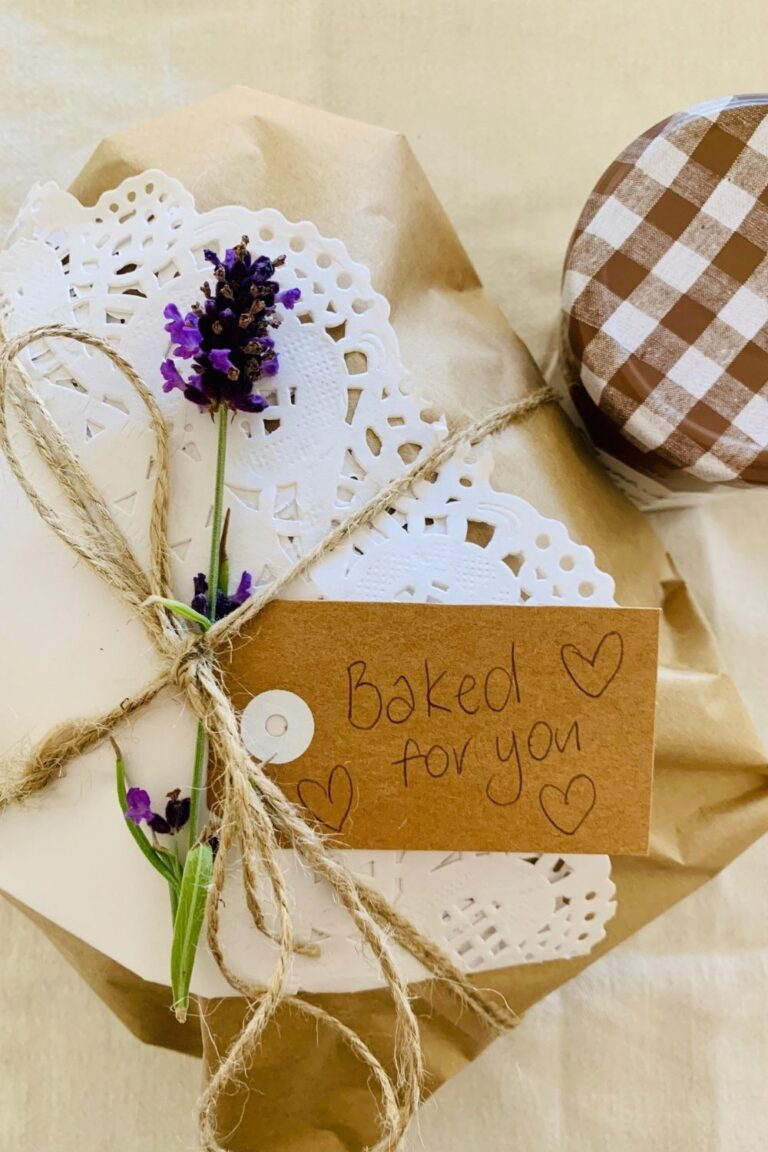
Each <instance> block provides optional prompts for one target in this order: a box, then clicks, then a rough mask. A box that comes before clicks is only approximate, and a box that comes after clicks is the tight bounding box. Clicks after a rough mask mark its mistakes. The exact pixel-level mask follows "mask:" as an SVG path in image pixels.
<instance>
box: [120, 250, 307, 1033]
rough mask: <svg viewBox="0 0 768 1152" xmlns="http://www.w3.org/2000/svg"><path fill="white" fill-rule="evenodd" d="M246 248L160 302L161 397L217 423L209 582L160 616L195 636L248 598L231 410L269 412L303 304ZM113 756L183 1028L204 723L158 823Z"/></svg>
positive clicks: (193, 943) (194, 929)
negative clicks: (168, 845) (236, 569)
mask: <svg viewBox="0 0 768 1152" xmlns="http://www.w3.org/2000/svg"><path fill="white" fill-rule="evenodd" d="M248 243H249V240H248V237H247V236H243V238H242V240H241V242H240V243H239V244H237V245H236V246H235V247H234V248H228V249H227V250H226V252H225V255H224V259H223V260H222V259H220V258H219V256H218V255H217V254H216V253H215V252H212V251H210V250H208V249H206V251H205V253H204V255H205V259H206V260H207V261H208V262H209V263H210V264H211V265H213V281H214V284H213V287H212V286H211V283H210V282H209V281H208V280H206V281H205V283H204V284H203V285H202V289H201V291H202V295H203V302H202V303H196V304H193V305H192V308H191V310H190V311H189V312H188V313H187V314H186V315H182V313H181V311H180V309H179V308H178V306H177V305H176V304H168V305H167V306H166V308H165V310H164V316H165V319H166V320H167V324H166V325H165V330H166V332H168V334H169V335H170V337H171V341H172V356H171V357H168V358H167V359H166V360H164V361H163V363H162V364H161V366H160V372H161V375H162V378H163V390H164V391H165V392H172V391H174V390H177V389H178V390H180V391H181V392H182V393H183V395H184V397H185V398H186V399H187V400H189V401H190V402H191V403H193V404H195V405H196V406H197V407H198V408H199V409H200V411H201V412H209V413H210V415H211V417H212V418H214V419H217V420H218V438H217V452H216V474H215V482H214V499H213V517H212V525H211V559H210V566H209V571H208V577H207V579H206V576H205V574H204V573H199V574H198V575H197V576H196V577H195V587H194V597H193V599H192V603H191V604H190V605H185V604H182V603H180V602H179V601H176V600H168V599H165V600H162V601H161V603H162V604H163V605H164V606H165V608H166V609H167V610H168V611H171V612H174V613H176V614H177V615H179V616H183V617H185V618H186V619H188V620H190V621H192V622H193V623H195V624H197V625H198V627H200V629H201V630H202V631H206V630H207V629H208V628H210V627H211V625H212V624H213V623H215V621H216V620H219V619H221V617H222V616H225V615H227V614H228V613H229V612H232V611H234V610H235V608H237V607H238V606H239V605H240V604H243V603H244V602H245V601H246V600H247V599H248V597H249V596H250V594H251V586H252V578H251V575H250V573H248V572H243V574H242V576H241V578H240V582H239V584H238V586H237V588H236V589H235V591H234V592H233V593H232V594H231V595H230V593H229V563H228V559H227V550H226V541H227V529H228V524H229V513H227V517H226V518H224V517H223V507H224V473H225V468H226V457H227V430H228V423H229V413H230V412H233V413H236V412H251V413H259V412H263V411H264V410H265V409H266V408H267V407H268V401H267V399H266V397H265V396H264V395H263V391H262V390H260V389H259V386H260V382H262V381H269V380H271V379H273V378H274V377H275V376H276V375H277V373H278V371H279V368H280V364H279V359H278V354H277V351H276V349H275V342H274V339H273V337H272V334H271V333H272V332H273V331H274V329H276V328H277V327H278V326H279V325H280V323H281V321H282V316H281V314H280V313H279V312H278V311H277V308H278V306H280V307H282V308H285V309H288V310H289V311H290V310H292V309H293V308H294V307H295V305H296V303H297V301H298V300H299V299H300V298H301V290H300V289H299V288H296V287H294V288H288V289H284V290H281V288H280V285H279V283H278V282H277V281H276V280H275V278H274V277H275V272H276V270H277V269H278V268H281V267H282V266H283V264H284V263H285V257H284V256H280V257H278V258H277V259H275V260H271V259H270V258H269V257H268V256H263V255H262V256H256V257H254V256H252V255H251V253H250V251H249V249H248ZM178 361H182V366H181V367H184V364H183V362H190V361H191V364H190V370H189V371H188V373H187V375H183V374H182V370H181V368H180V365H179V363H178ZM184 370H185V371H186V369H184ZM257 389H259V390H257ZM115 751H116V756H117V780H118V797H119V799H120V805H121V808H122V811H123V814H124V816H125V818H126V823H127V825H128V828H129V830H130V831H131V834H132V835H133V837H134V840H136V842H137V844H138V845H139V847H140V848H141V850H142V852H143V853H144V855H145V856H146V857H147V858H148V859H149V861H150V863H151V864H152V865H153V866H154V867H155V868H156V869H157V871H159V872H160V873H161V874H162V875H163V876H164V878H165V879H166V880H167V882H168V885H169V888H170V891H171V908H172V913H173V930H174V931H173V946H172V950H171V983H172V988H173V1007H174V1010H175V1012H176V1016H177V1018H178V1019H179V1020H181V1021H183V1020H185V1019H186V1015H187V1010H188V1006H189V987H190V981H191V977H192V969H193V965H194V961H195V955H196V952H197V945H198V940H199V937H200V932H201V930H202V925H203V921H204V918H205V904H206V899H207V892H208V887H209V884H210V880H211V875H212V870H213V857H214V852H215V850H216V847H217V840H216V838H215V837H214V836H206V835H204V834H203V831H202V829H201V827H200V823H201V821H200V811H201V802H202V797H203V793H204V789H205V767H206V761H207V754H208V741H207V735H206V731H205V728H204V726H203V725H202V724H199V725H198V730H197V738H196V742H195V759H194V766H193V778H192V792H191V796H190V797H189V799H186V798H185V799H182V798H181V795H180V793H177V792H174V793H171V794H169V796H168V804H167V805H166V809H165V815H164V816H163V815H160V814H158V813H156V812H155V811H154V810H153V808H152V804H151V801H150V798H149V795H148V794H147V793H146V792H144V791H143V789H137V788H131V789H129V790H126V784H125V768H124V764H123V761H122V756H121V754H120V752H119V749H117V747H116V746H115ZM142 822H143V823H146V825H147V826H148V827H149V828H150V830H151V831H152V834H153V840H152V842H150V840H149V839H148V837H147V836H146V835H145V834H144V833H143V831H142V830H141V827H140V826H141V824H142ZM186 824H188V825H189V849H188V851H187V854H186V857H185V858H184V860H183V863H182V861H181V856H180V854H179V848H178V840H177V839H176V833H177V832H178V831H179V830H180V829H181V828H182V827H184V826H185V825H186ZM158 834H159V835H169V834H170V835H173V836H174V847H175V849H176V851H175V853H171V852H169V851H168V850H166V849H165V848H163V847H162V846H161V845H160V844H159V843H158V841H157V835H158Z"/></svg>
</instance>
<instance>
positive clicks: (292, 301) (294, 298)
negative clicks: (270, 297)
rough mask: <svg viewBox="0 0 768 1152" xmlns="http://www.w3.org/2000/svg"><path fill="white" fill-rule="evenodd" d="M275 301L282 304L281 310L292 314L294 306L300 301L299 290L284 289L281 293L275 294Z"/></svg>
mask: <svg viewBox="0 0 768 1152" xmlns="http://www.w3.org/2000/svg"><path fill="white" fill-rule="evenodd" d="M275 300H276V301H277V303H278V304H282V306H283V308H287V309H288V311H289V312H293V309H294V306H295V305H296V304H297V303H298V302H299V300H301V288H286V289H285V290H284V291H283V292H278V293H277V295H276V296H275Z"/></svg>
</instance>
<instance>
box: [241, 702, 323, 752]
mask: <svg viewBox="0 0 768 1152" xmlns="http://www.w3.org/2000/svg"><path fill="white" fill-rule="evenodd" d="M240 731H241V732H242V735H243V743H244V744H245V746H246V748H247V749H248V751H249V752H251V753H252V754H253V755H254V756H258V757H259V759H260V760H269V761H270V762H271V763H272V764H289V763H290V762H291V761H292V760H298V758H299V756H302V755H303V754H304V753H305V752H306V750H307V748H309V746H310V744H311V743H312V738H313V736H314V734H315V718H314V716H313V715H312V710H311V708H310V707H309V705H308V704H307V703H306V701H305V700H302V698H301V696H297V695H296V693H295V692H286V691H285V690H284V689H282V688H274V689H272V690H271V691H269V692H260V693H259V695H258V696H254V697H253V699H252V700H251V701H250V702H249V703H248V704H246V706H245V708H244V709H243V714H242V716H241V719H240Z"/></svg>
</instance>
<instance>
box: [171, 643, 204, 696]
mask: <svg viewBox="0 0 768 1152" xmlns="http://www.w3.org/2000/svg"><path fill="white" fill-rule="evenodd" d="M178 648H179V649H180V651H179V653H178V655H177V657H176V659H175V660H174V661H173V663H172V664H171V667H170V669H169V673H168V678H169V680H170V681H171V683H173V684H175V685H176V687H177V688H178V689H179V690H180V691H181V692H182V693H184V695H185V696H188V695H189V694H190V691H191V690H193V689H194V690H199V689H200V685H201V683H202V681H203V678H204V670H205V671H208V672H210V670H211V668H212V666H213V663H214V659H215V656H214V652H213V648H212V646H211V644H210V642H209V640H208V634H207V633H206V632H203V633H202V634H201V635H200V636H194V635H192V636H190V635H189V634H188V633H187V634H185V635H184V636H183V637H181V638H180V639H179V642H178Z"/></svg>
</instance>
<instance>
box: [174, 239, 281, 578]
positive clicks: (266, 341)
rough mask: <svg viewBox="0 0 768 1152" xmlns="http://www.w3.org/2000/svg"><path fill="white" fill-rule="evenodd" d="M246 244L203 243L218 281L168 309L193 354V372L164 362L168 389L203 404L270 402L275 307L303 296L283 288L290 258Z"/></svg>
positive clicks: (238, 407)
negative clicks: (279, 276) (280, 271)
mask: <svg viewBox="0 0 768 1152" xmlns="http://www.w3.org/2000/svg"><path fill="white" fill-rule="evenodd" d="M248 243H249V241H248V237H247V236H243V238H242V241H241V243H240V244H238V245H236V247H234V248H228V249H227V250H226V252H225V254H224V259H223V260H222V259H221V258H220V257H219V256H218V255H217V254H216V253H215V252H212V251H210V250H209V249H206V250H205V253H204V255H205V258H206V260H207V261H208V262H209V264H212V265H213V269H214V280H215V284H214V286H213V287H211V284H210V283H209V282H208V281H206V282H205V284H203V287H202V291H203V295H204V297H205V301H204V304H202V305H200V304H195V305H193V307H192V311H191V312H188V313H187V315H186V316H182V315H181V312H180V311H179V309H178V307H177V306H176V305H175V304H169V305H167V307H166V309H165V312H164V315H165V318H166V320H167V321H168V323H167V324H166V326H165V328H166V331H167V332H168V333H169V334H170V336H171V340H172V341H173V344H174V347H173V355H174V356H176V357H178V358H180V359H183V360H192V362H193V363H192V366H193V369H194V371H193V372H192V373H191V374H190V376H189V377H188V378H185V377H184V376H182V374H181V372H180V371H179V369H178V367H177V365H176V364H175V363H174V361H173V359H168V360H165V361H164V362H163V364H162V365H161V368H160V371H161V373H162V376H163V381H164V383H163V389H164V391H166V392H171V391H173V390H174V389H175V388H179V389H181V391H182V392H183V393H184V395H185V397H186V398H187V399H188V400H190V401H191V402H192V403H194V404H197V406H198V407H199V408H200V409H201V410H203V411H209V412H216V411H218V409H219V408H220V407H221V406H222V405H225V406H226V407H227V408H230V409H232V411H234V412H263V411H264V409H265V408H266V407H267V406H268V402H267V400H266V399H265V398H264V396H262V395H261V394H260V393H259V392H257V391H256V390H255V389H256V385H257V383H258V381H259V380H261V379H270V378H272V377H274V376H276V375H277V373H278V371H279V368H280V364H279V361H278V358H277V354H276V353H275V350H274V340H272V338H271V337H270V336H269V335H268V333H269V331H270V329H273V328H277V327H278V326H279V324H280V322H281V316H280V315H279V313H277V311H276V309H277V306H278V305H280V306H281V307H283V308H285V309H286V310H288V311H292V310H293V308H294V307H295V306H296V303H297V302H298V300H300V299H301V289H299V288H286V289H283V290H281V289H280V285H279V284H278V282H277V281H276V280H275V279H274V276H275V271H276V269H277V268H280V267H282V265H283V264H284V263H285V257H284V256H279V257H278V258H277V259H276V260H270V258H269V257H268V256H263V255H262V256H256V257H255V258H254V257H253V256H252V255H251V253H250V252H249V251H248ZM196 595H197V593H196Z"/></svg>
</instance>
